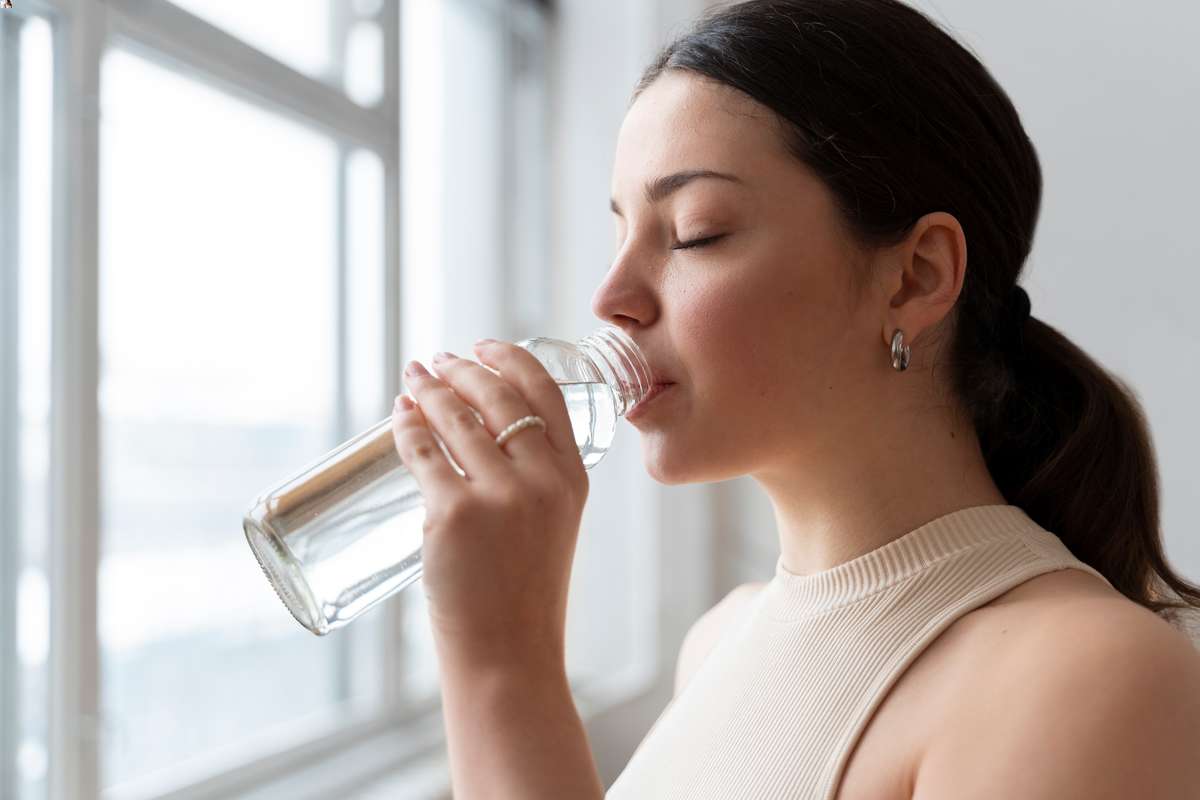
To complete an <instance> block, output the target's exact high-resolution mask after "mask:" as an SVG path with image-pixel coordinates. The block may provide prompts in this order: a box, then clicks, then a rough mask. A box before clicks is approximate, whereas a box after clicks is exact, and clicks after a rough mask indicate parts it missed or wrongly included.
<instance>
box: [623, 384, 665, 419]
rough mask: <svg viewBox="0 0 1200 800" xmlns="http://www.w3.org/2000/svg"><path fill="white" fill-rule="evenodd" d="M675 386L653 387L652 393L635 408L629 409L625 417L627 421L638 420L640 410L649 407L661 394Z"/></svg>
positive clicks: (657, 385) (660, 385)
mask: <svg viewBox="0 0 1200 800" xmlns="http://www.w3.org/2000/svg"><path fill="white" fill-rule="evenodd" d="M674 385H675V384H674V383H656V384H654V385H653V386H651V387H650V391H649V392H647V393H646V396H645V397H643V398H642V399H641V400H639V401H638V402H637V403H636V404H635V405H634V406H633V408H631V409H629V411H628V412H627V413H626V415H625V418H626V419H634V418H636V417H637V416H638V412H639V410H640V409H642V408H644V407H645V406H646V405H648V404H649V403H650V401H651V400H653V399H654V398H656V397H658V396H659V395H660V394H662V393H663V391H665V390H666V389H667V388H668V387H671V386H674Z"/></svg>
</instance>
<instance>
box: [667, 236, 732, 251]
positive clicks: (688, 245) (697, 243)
mask: <svg viewBox="0 0 1200 800" xmlns="http://www.w3.org/2000/svg"><path fill="white" fill-rule="evenodd" d="M725 236H726V234H724V233H719V234H717V235H716V236H706V237H705V238H703V239H692V240H691V241H690V242H680V243H679V244H677V245H674V246H673V247H672V248H671V249H672V250H691V249H693V248H696V247H704V246H705V245H709V244H712V243H713V242H715V241H717V240H718V239H724V238H725Z"/></svg>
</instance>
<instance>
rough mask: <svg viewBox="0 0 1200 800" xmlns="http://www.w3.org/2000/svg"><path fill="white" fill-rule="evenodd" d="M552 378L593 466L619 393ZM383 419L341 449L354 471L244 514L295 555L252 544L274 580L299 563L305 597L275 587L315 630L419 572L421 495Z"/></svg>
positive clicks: (610, 429) (612, 426)
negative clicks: (296, 498) (285, 505)
mask: <svg viewBox="0 0 1200 800" xmlns="http://www.w3.org/2000/svg"><path fill="white" fill-rule="evenodd" d="M559 386H560V388H561V390H562V393H563V399H564V400H565V401H566V406H567V413H568V416H569V417H570V420H571V428H572V431H573V433H574V435H575V442H576V444H577V445H578V447H579V453H580V457H581V459H582V461H583V465H584V467H585V468H588V469H590V468H591V467H592V466H594V465H595V464H597V463H598V462H599V461H600V460H601V459H602V458H603V457H604V454H605V453H607V452H608V449H609V447H610V446H611V444H612V440H613V435H614V433H615V431H616V421H617V413H616V407H617V403H616V398H615V397H614V396H613V393H612V389H611V388H610V387H609V386H608V384H606V383H603V382H583V381H579V382H562V383H560V384H559ZM388 422H389V421H388V420H384V421H383V422H381V423H379V424H377V425H376V426H375V427H374V428H372V429H371V430H369V431H367V432H366V433H364V435H363V437H360V438H361V439H362V442H361V444H359V445H358V446H357V447H355V448H352V449H351V451H350V452H349V453H348V455H347V458H354V459H359V460H361V462H362V463H361V464H360V465H355V466H354V467H353V468H352V469H351V471H350V474H351V475H352V476H353V477H352V478H351V479H349V480H347V481H344V482H340V483H337V484H334V485H331V486H329V487H322V489H321V490H320V491H319V492H314V493H313V494H312V496H311V498H306V499H305V500H304V502H303V503H301V504H298V505H297V507H296V510H295V512H293V513H290V514H287V515H283V516H274V515H270V514H268V513H264V515H263V517H262V518H260V519H258V520H257V521H255V520H254V519H251V520H248V524H249V525H251V526H253V527H256V528H258V529H260V530H258V531H256V535H257V537H260V538H265V539H271V540H276V539H282V540H283V541H285V542H286V543H287V546H288V548H290V550H291V556H292V557H294V559H295V560H294V561H293V560H292V558H287V559H286V561H287V562H289V563H288V564H286V565H285V564H283V563H282V562H281V561H280V560H279V559H280V556H282V555H283V553H282V548H279V547H278V546H277V544H276V542H275V541H272V542H271V544H270V546H268V547H264V546H262V545H261V543H260V544H256V545H255V546H254V549H255V553H256V555H258V557H259V561H260V563H261V564H262V566H263V569H264V570H266V571H268V573H269V574H270V573H276V574H274V575H272V582H273V583H279V582H281V581H282V582H284V583H287V584H292V585H294V581H292V580H288V579H287V573H293V574H294V572H295V568H296V567H298V566H299V567H302V569H303V575H304V577H305V578H306V579H307V580H306V583H307V589H308V590H309V591H308V592H307V593H305V596H304V597H303V598H296V597H294V596H293V597H291V598H289V597H285V596H284V595H283V594H281V599H283V600H284V604H285V605H287V606H288V608H289V610H290V611H291V612H292V613H293V615H295V616H296V618H297V620H299V621H300V622H301V623H302V624H304V625H305V626H306V627H308V628H310V629H311V630H314V631H316V632H317V633H322V634H323V633H327V632H329V631H331V630H333V629H335V628H338V627H340V626H341V625H343V624H345V623H346V622H348V621H349V620H350V619H353V618H354V617H356V616H357V615H358V614H359V613H361V612H362V611H365V610H366V609H367V608H369V607H371V606H373V605H374V604H375V603H377V602H379V601H380V600H382V599H383V598H385V597H387V596H389V595H391V594H392V593H394V592H396V591H399V590H400V589H403V588H404V587H406V586H408V585H409V584H411V583H412V582H414V581H415V580H416V579H417V578H419V577H420V576H421V572H422V564H421V542H422V539H423V526H424V522H425V504H424V498H423V497H422V496H421V493H420V487H419V486H418V484H417V481H416V479H415V478H414V477H413V475H412V474H411V473H410V472H409V471H408V469H407V468H406V467H405V466H404V464H403V462H401V461H400V457H399V455H398V454H397V453H396V450H395V447H394V445H392V444H391V427H390V424H385V423H388ZM517 435H518V436H530V435H544V434H542V433H541V431H538V430H536V429H535V430H534V433H533V434H531V433H530V432H528V431H522V432H521V433H519V434H517ZM456 466H457V465H456ZM269 502H270V501H269V500H268V501H267V504H268V505H269ZM255 516H258V515H252V517H255ZM267 529H269V531H270V532H269V533H268V532H267ZM272 534H273V535H272ZM318 534H319V535H318ZM260 551H261V552H260ZM297 562H298V563H297ZM285 567H286V568H285ZM362 576H366V577H362ZM356 578H357V579H356ZM289 599H291V602H289ZM306 618H307V619H306Z"/></svg>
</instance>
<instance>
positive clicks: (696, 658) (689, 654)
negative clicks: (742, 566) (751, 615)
mask: <svg viewBox="0 0 1200 800" xmlns="http://www.w3.org/2000/svg"><path fill="white" fill-rule="evenodd" d="M764 586H766V583H765V582H761V581H760V582H755V583H743V584H742V585H740V586H736V587H734V588H733V589H732V590H730V591H729V592H727V593H726V595H725V596H724V597H722V598H721V599H720V600H719V601H718V602H717V604H716V605H714V606H713V607H712V608H710V609H709V610H708V611H705V612H704V613H703V614H701V615H700V618H699V619H697V620H696V621H695V622H694V623H692V627H691V628H689V629H688V632H687V634H686V635H685V636H684V637H683V644H681V645H680V647H679V659H678V662H677V663H676V665H675V696H678V695H679V692H680V691H681V690H682V689H683V687H684V685H686V684H687V682H688V681H689V680H690V679H691V676H692V674H693V673H694V672H695V671H696V669H697V668H698V667H699V666H700V664H701V663H703V662H704V659H705V658H707V657H708V654H709V653H710V652H712V649H713V648H714V647H715V646H716V644H717V642H718V641H720V638H721V636H722V634H723V633H724V632H725V630H726V629H727V628H728V627H729V624H730V623H731V622H732V621H733V620H734V619H736V618H737V617H738V616H740V613H739V612H740V611H741V610H742V609H744V608H745V606H746V604H747V603H749V601H750V600H751V599H752V598H753V597H754V596H755V595H756V594H758V592H759V590H760V589H762V588H763V587H764Z"/></svg>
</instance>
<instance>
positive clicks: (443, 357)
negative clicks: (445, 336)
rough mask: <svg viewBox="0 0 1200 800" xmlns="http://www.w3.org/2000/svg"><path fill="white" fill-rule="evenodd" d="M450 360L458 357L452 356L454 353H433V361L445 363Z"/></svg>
mask: <svg viewBox="0 0 1200 800" xmlns="http://www.w3.org/2000/svg"><path fill="white" fill-rule="evenodd" d="M451 358H458V356H456V355H454V353H449V352H446V351H445V350H443V351H442V352H440V353H434V355H433V360H434V361H446V360H448V359H451Z"/></svg>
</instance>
